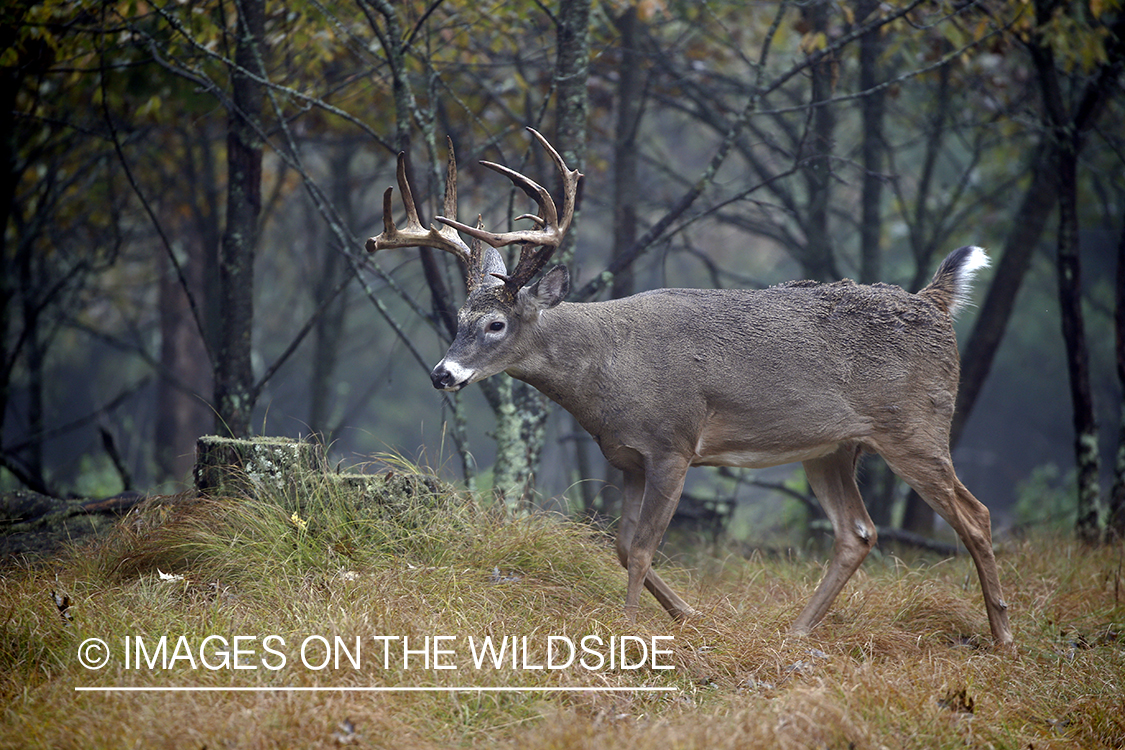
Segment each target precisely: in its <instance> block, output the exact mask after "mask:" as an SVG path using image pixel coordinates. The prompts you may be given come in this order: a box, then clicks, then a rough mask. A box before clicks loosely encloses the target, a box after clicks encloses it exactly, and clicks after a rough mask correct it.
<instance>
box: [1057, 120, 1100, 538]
mask: <svg viewBox="0 0 1125 750" xmlns="http://www.w3.org/2000/svg"><path fill="white" fill-rule="evenodd" d="M1056 136H1058V137H1059V138H1060V140H1062V139H1064V138H1066V141H1064V142H1063V144H1062V149H1061V151H1062V153H1061V159H1060V164H1059V166H1060V169H1059V182H1060V183H1061V185H1060V190H1059V239H1058V257H1057V263H1058V284H1059V314H1060V316H1061V318H1062V330H1063V340H1064V341H1065V342H1066V361H1067V372H1068V374H1069V376H1070V378H1069V380H1070V400H1071V404H1072V406H1073V409H1074V461H1075V465H1076V466H1077V469H1078V518H1077V520H1076V522H1075V531H1076V532H1077V533H1078V537H1079V538H1080V539H1081V540H1082V541H1084V542H1087V543H1096V542H1097V541H1098V539H1099V536H1100V533H1099V528H1098V505H1099V503H1100V500H1101V497H1100V496H1101V490H1100V488H1099V486H1098V469H1099V466H1098V464H1099V461H1098V458H1099V457H1098V424H1097V420H1096V417H1095V412H1094V394H1093V392H1092V391H1091V389H1090V352H1089V350H1088V348H1087V346H1086V328H1085V323H1084V321H1083V316H1082V274H1081V264H1080V262H1079V253H1078V184H1077V171H1078V158H1077V148H1076V145H1075V144H1074V142H1073V137H1071V138H1067V136H1066V134H1065V133H1064V132H1062V131H1056Z"/></svg>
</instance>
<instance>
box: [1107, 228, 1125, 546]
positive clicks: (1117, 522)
mask: <svg viewBox="0 0 1125 750" xmlns="http://www.w3.org/2000/svg"><path fill="white" fill-rule="evenodd" d="M1116 281H1117V286H1116V295H1115V297H1116V298H1115V300H1114V308H1113V323H1114V348H1115V350H1116V353H1117V382H1118V384H1119V385H1120V386H1121V422H1120V424H1119V426H1118V433H1117V459H1116V461H1114V465H1113V490H1112V491H1111V492H1110V495H1109V525H1108V533H1109V537H1110V539H1113V540H1116V541H1121V540H1123V539H1125V222H1123V223H1122V225H1121V237H1120V238H1118V240H1117V280H1116Z"/></svg>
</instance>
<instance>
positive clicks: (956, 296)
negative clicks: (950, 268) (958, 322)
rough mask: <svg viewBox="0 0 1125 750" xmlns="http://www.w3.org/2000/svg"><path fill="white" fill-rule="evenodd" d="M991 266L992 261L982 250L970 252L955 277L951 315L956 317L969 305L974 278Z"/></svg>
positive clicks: (950, 306)
mask: <svg viewBox="0 0 1125 750" xmlns="http://www.w3.org/2000/svg"><path fill="white" fill-rule="evenodd" d="M990 265H992V261H991V260H989V258H988V253H986V252H985V251H984V250H983V249H982V248H979V247H974V248H972V250H970V251H969V256H968V257H967V258H965V260H964V261H963V262H962V263H961V265H960V267H959V268H958V269H957V273H956V275H955V276H954V277H953V302H952V303H951V304H950V305H949V314H950V315H956V314H957V312H958V311H959V310H960V309H961V308H962V307H964V306H965V305H967V304H969V295H970V294H971V292H972V288H973V278H974V277H975V276H976V275H977V271H979V270H981V269H982V268H988V267H989V266H990Z"/></svg>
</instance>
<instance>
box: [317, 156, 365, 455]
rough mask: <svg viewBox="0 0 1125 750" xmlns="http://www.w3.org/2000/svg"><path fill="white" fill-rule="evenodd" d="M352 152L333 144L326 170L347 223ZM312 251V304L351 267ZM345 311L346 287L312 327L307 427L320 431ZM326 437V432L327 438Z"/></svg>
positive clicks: (329, 253) (350, 222) (323, 428)
mask: <svg viewBox="0 0 1125 750" xmlns="http://www.w3.org/2000/svg"><path fill="white" fill-rule="evenodd" d="M351 155H352V148H351V147H350V146H349V145H348V144H340V145H337V146H335V147H333V151H332V153H331V155H330V157H329V163H330V167H329V171H330V174H331V175H332V184H331V185H330V186H329V190H330V191H331V193H332V204H333V205H334V206H335V207H336V209H337V210H338V211H339V212H340V216H341V218H342V219H343V221H344V222H346V223H347V224H348V225H354V217H353V215H352V214H353V211H352V202H351V197H352V192H353V191H352V189H351V181H350V175H351V171H350V170H351ZM313 252H314V253H316V254H317V261H316V263H315V265H316V267H317V270H318V276H317V279H316V282H315V284H314V287H313V304H314V305H315V306H317V307H319V306H320V305H321V304H322V303H323V302H324V300H325V299H326V298H327V297H328V296H329V295H331V294H333V292H334V291H335V289H336V287H337V285H338V284H339V283H340V282H341V281H342V280H343V279H344V277H345V276H346V275H347V274H349V273H350V270H349V269H348V268H347V266H346V264H345V263H344V257H343V255H342V254H341V253H338V252H333V251H332V250H322V248H321V247H320V246H319V243H318V246H317V247H315V248H314V249H313ZM346 311H347V289H345V290H344V291H343V292H341V293H340V294H339V295H338V297H337V299H335V300H334V301H333V302H332V303H331V304H330V305H329V306H328V309H326V310H325V311H324V314H323V315H321V316H320V317H319V318H317V321H316V325H315V327H314V329H313V331H314V338H313V361H312V374H311V376H310V378H309V429H311V430H312V431H313V432H314V433H319V434H321V435H324V433H325V432H326V431H327V430H328V422H329V417H330V416H331V408H332V402H331V398H330V394H331V393H332V392H333V388H332V385H333V375H334V374H335V372H336V362H337V360H338V359H339V354H340V341H341V338H342V336H343V332H344V323H345V320H346V317H345V313H346ZM327 437H328V436H327V435H325V438H326V439H327Z"/></svg>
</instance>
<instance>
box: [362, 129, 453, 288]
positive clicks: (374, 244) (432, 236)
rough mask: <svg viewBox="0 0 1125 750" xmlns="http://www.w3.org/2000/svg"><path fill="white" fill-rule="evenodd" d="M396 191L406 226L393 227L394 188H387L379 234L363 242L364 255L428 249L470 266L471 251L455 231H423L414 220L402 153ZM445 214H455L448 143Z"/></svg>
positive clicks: (400, 154)
mask: <svg viewBox="0 0 1125 750" xmlns="http://www.w3.org/2000/svg"><path fill="white" fill-rule="evenodd" d="M397 176H398V188H399V191H400V192H401V193H402V205H403V207H404V208H405V209H406V225H405V226H404V227H402V228H401V229H400V228H398V227H396V226H395V222H394V218H393V217H392V211H391V193H393V192H394V188H387V190H386V191H385V192H384V193H383V232H382V233H381V234H380V235H378V236H377V237H372V238H370V239H369V240H367V245H366V247H367V252H369V253H374V252H377V251H379V250H386V249H388V248H395V247H432V248H436V249H438V250H444V251H446V252H447V253H451V254H452V255H455V256H457V257H458V258H459V259H460V260H461V262H462V263H464V264H465V265H466V266H471V265H472V262H473V260H472V255H473V254H472V251H470V250H469V248H468V246H467V245H466V244H465V242H464V241H463V240H462V239H461V238H460V237H459V236H458V235H457V232H456V231H455V230H454V229H452V228H450V227H446V226H443V227H442V228H441V229H438V228H436V227H434V226H431V227H430V228H429V229H426V228H425V227H423V226H422V222H421V220H420V219H419V218H418V208H417V206H415V204H414V194H413V193H412V192H411V190H410V182H409V181H408V180H407V179H406V154H405V153H399V155H398V169H397ZM443 210H444V211H445V212H446V213H448V214H453V215H456V213H457V161H456V157H455V156H454V154H453V141H452V140H451V141H450V142H449V167H448V170H447V172H446V178H445V205H444V209H443Z"/></svg>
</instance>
